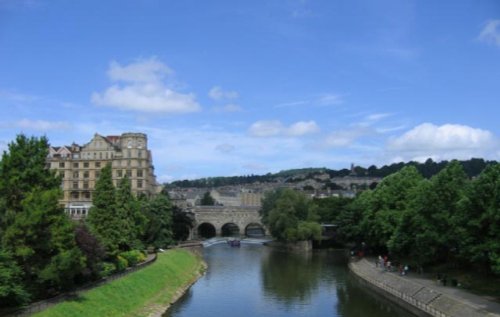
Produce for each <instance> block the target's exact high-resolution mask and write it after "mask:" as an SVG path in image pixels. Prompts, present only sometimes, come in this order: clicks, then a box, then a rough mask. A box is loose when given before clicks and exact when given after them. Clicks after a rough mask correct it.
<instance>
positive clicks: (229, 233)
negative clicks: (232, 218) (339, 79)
mask: <svg viewBox="0 0 500 317" xmlns="http://www.w3.org/2000/svg"><path fill="white" fill-rule="evenodd" d="M220 231H221V236H222V237H239V236H240V234H241V233H240V227H239V226H238V225H237V224H235V223H234V222H228V223H226V224H224V225H223V226H222V227H221V230H220Z"/></svg>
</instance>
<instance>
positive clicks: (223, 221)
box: [188, 206, 268, 239]
mask: <svg viewBox="0 0 500 317" xmlns="http://www.w3.org/2000/svg"><path fill="white" fill-rule="evenodd" d="M188 211H189V212H191V213H192V214H193V215H194V219H195V222H194V230H193V235H192V237H193V238H197V239H206V238H207V237H211V236H212V234H213V232H212V229H210V231H208V226H207V225H205V223H208V224H210V225H211V226H213V227H214V228H215V236H218V237H220V236H228V235H229V232H228V230H229V229H228V228H227V227H231V226H226V225H227V224H230V223H232V224H234V225H235V226H237V227H238V232H239V235H240V236H244V235H247V233H250V236H252V234H259V233H260V231H261V230H260V228H263V229H264V233H265V234H268V230H267V228H266V227H265V226H264V225H263V224H262V221H261V217H260V214H259V207H247V206H245V207H228V206H196V207H193V208H190V209H188ZM249 225H251V226H249ZM223 227H224V230H223ZM232 227H233V228H234V226H232ZM247 229H249V230H247ZM223 231H224V232H223ZM229 231H231V230H229ZM231 232H233V234H234V233H235V232H236V229H233V231H231Z"/></svg>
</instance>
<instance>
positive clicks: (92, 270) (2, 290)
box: [0, 135, 186, 307]
mask: <svg viewBox="0 0 500 317" xmlns="http://www.w3.org/2000/svg"><path fill="white" fill-rule="evenodd" d="M48 148H49V143H48V140H47V138H45V137H40V138H37V137H29V138H28V137H26V136H25V135H18V136H17V137H16V139H15V141H13V142H11V143H10V144H9V145H8V150H7V151H4V153H3V155H2V159H1V161H0V281H1V283H0V307H6V306H17V305H22V304H26V303H29V302H31V301H34V300H37V299H43V298H47V297H51V296H54V295H56V294H58V293H60V292H62V291H65V290H69V289H71V288H73V287H74V286H75V285H79V284H84V283H86V282H89V281H92V280H97V279H101V278H103V277H105V276H107V275H109V274H112V273H114V272H117V271H121V270H124V269H125V268H126V267H127V266H132V265H135V264H136V263H137V262H139V261H142V260H144V259H145V257H146V252H144V250H145V249H146V248H148V247H149V248H164V247H167V246H168V245H169V244H171V243H172V242H173V239H174V238H175V234H174V232H173V230H174V231H175V225H174V224H173V219H177V220H178V221H180V222H182V221H186V219H184V218H183V217H182V216H180V215H179V214H177V215H173V208H172V206H171V204H170V201H169V199H168V196H167V195H166V194H160V195H157V196H154V197H152V198H148V197H146V196H140V197H136V196H135V195H133V194H132V191H131V186H130V180H129V179H128V178H127V177H124V178H123V179H121V180H120V182H119V184H118V185H117V186H116V187H115V186H114V185H113V180H112V175H111V166H110V165H107V166H105V167H104V168H102V170H101V174H100V177H99V179H98V180H97V182H96V186H95V191H94V195H93V200H92V204H93V207H91V209H90V211H89V215H88V217H87V218H86V219H84V220H81V221H79V222H75V221H72V220H71V219H70V218H69V217H68V215H67V214H66V213H65V211H64V208H63V207H62V206H61V205H60V204H59V199H60V198H61V194H62V191H61V181H62V178H61V177H60V176H58V175H56V174H55V172H54V171H52V170H50V169H48V168H47V166H46V159H47V155H48ZM177 212H178V211H177Z"/></svg>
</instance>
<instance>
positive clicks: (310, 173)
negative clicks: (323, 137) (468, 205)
mask: <svg viewBox="0 0 500 317" xmlns="http://www.w3.org/2000/svg"><path fill="white" fill-rule="evenodd" d="M449 163H450V162H449V161H441V162H434V161H433V160H432V159H428V160H427V161H425V162H424V163H419V162H414V161H411V162H407V163H404V162H400V163H393V164H390V165H383V166H381V167H377V166H375V165H371V166H369V167H368V168H365V167H361V166H355V167H354V168H353V170H354V173H355V175H357V176H366V177H386V176H389V175H391V174H393V173H396V172H398V171H399V170H401V169H402V168H404V167H406V166H414V167H415V168H416V169H417V170H418V172H419V173H420V174H421V175H422V176H423V177H425V178H431V177H432V176H434V175H436V174H437V173H439V172H440V171H441V170H443V169H444V168H445V167H446V166H447V165H448V164H449ZM459 163H460V165H462V167H463V169H464V171H465V173H466V174H467V176H469V177H474V176H477V175H479V173H481V171H482V170H484V169H485V168H486V167H487V166H490V165H494V164H496V163H497V162H496V161H485V160H484V159H481V158H472V159H470V160H464V161H459ZM352 172H353V171H351V170H350V169H347V168H344V169H340V170H332V169H328V168H303V169H293V170H286V171H281V172H278V173H274V174H272V173H267V174H265V175H244V176H228V177H207V178H200V179H194V180H179V181H174V182H172V183H170V184H165V186H166V188H176V187H178V188H191V187H193V188H211V187H219V186H236V185H244V184H251V183H255V182H260V183H273V182H276V181H277V179H278V178H285V179H287V182H298V181H301V180H302V178H294V176H297V175H305V176H306V178H313V177H314V176H315V175H319V174H323V173H327V174H328V175H329V176H330V177H345V176H349V175H351V174H352ZM332 189H341V188H340V187H339V188H332Z"/></svg>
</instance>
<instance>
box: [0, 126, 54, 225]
mask: <svg viewBox="0 0 500 317" xmlns="http://www.w3.org/2000/svg"><path fill="white" fill-rule="evenodd" d="M48 147H49V143H48V140H47V138H45V137H41V138H36V137H30V138H28V137H26V136H25V135H23V134H20V135H18V136H17V137H16V140H15V141H14V142H11V143H9V145H8V151H6V152H4V153H3V155H2V160H1V161H0V229H3V230H5V228H6V226H7V225H9V224H10V223H12V221H13V218H14V215H15V213H17V212H20V211H21V209H22V206H21V205H22V201H23V199H24V198H25V197H26V196H27V195H28V194H29V193H30V192H31V191H32V190H33V189H34V188H38V189H39V190H49V189H53V188H57V187H58V186H59V184H60V181H61V180H60V178H58V177H56V176H55V174H54V172H52V171H50V170H49V169H47V168H45V164H46V163H45V162H46V159H47V155H48Z"/></svg>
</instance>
